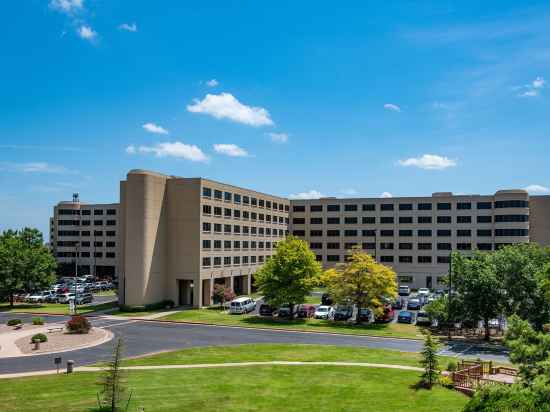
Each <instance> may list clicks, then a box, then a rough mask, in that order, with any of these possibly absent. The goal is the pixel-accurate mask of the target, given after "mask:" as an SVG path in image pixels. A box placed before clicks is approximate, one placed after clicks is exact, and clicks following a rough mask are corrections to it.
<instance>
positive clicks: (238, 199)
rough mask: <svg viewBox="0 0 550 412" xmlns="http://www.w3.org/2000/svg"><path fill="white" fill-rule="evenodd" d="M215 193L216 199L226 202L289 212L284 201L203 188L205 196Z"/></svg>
mask: <svg viewBox="0 0 550 412" xmlns="http://www.w3.org/2000/svg"><path fill="white" fill-rule="evenodd" d="M212 193H214V199H216V200H224V201H226V202H233V203H235V204H241V203H242V204H243V205H251V206H257V207H265V208H266V209H273V210H279V211H281V212H282V211H285V212H288V209H289V207H288V205H283V204H282V203H277V202H272V201H271V200H264V199H257V198H255V197H249V196H241V195H240V194H238V193H231V192H222V191H221V190H212V189H211V188H209V187H203V188H202V195H203V197H207V198H212Z"/></svg>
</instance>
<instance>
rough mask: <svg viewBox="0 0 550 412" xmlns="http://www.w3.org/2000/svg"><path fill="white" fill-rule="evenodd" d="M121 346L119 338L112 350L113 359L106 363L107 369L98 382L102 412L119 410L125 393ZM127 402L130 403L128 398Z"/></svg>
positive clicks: (121, 342)
mask: <svg viewBox="0 0 550 412" xmlns="http://www.w3.org/2000/svg"><path fill="white" fill-rule="evenodd" d="M123 346H124V345H123V341H122V339H121V338H119V339H118V340H117V343H116V345H115V348H114V352H113V358H112V359H111V360H110V361H109V362H108V363H107V369H105V371H104V374H103V376H102V378H101V379H100V381H99V382H98V383H99V385H101V386H102V390H101V397H102V401H101V402H100V409H101V410H102V411H111V412H117V411H120V410H121V408H120V405H121V403H122V396H123V395H124V393H125V392H126V374H125V373H124V371H123V370H122V369H121V368H120V366H121V363H122V355H123ZM130 396H131V394H130ZM128 402H130V399H129V398H128Z"/></svg>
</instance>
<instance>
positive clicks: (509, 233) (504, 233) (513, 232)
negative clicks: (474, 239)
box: [495, 229, 529, 236]
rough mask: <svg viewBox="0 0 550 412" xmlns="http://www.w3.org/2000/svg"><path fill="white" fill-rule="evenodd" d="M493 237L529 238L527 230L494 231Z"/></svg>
mask: <svg viewBox="0 0 550 412" xmlns="http://www.w3.org/2000/svg"><path fill="white" fill-rule="evenodd" d="M495 236H529V230H528V229H495Z"/></svg>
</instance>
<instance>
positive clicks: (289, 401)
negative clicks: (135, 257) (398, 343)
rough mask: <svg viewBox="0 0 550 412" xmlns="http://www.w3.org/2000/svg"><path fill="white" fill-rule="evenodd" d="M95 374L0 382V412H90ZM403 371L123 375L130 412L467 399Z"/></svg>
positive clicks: (453, 403) (454, 406) (283, 369)
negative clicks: (420, 386)
mask: <svg viewBox="0 0 550 412" xmlns="http://www.w3.org/2000/svg"><path fill="white" fill-rule="evenodd" d="M98 377H99V374H98V373H82V372H81V373H74V374H72V375H51V376H43V377H32V378H20V379H11V380H5V381H2V385H0V399H2V411H3V412H22V411H41V412H45V411H52V412H53V411H55V412H57V411H60V410H62V411H64V412H76V411H78V412H81V411H91V410H93V408H94V407H95V406H96V393H97V392H98V391H99V389H100V387H99V386H98V385H97V381H98ZM418 379H419V374H418V373H416V372H410V371H401V370H391V369H376V368H360V367H336V366H261V367H235V368H219V369H218V368H216V369H190V370H174V369H172V370H150V371H131V372H129V373H128V386H129V388H130V390H131V391H132V400H131V402H130V407H129V409H128V410H129V411H137V410H138V408H139V407H143V408H144V410H145V411H147V412H154V411H159V412H160V411H162V412H169V411H174V412H175V411H178V412H179V411H216V412H218V411H239V412H240V411H274V412H275V411H331V412H332V411H377V412H385V411H388V412H396V411H405V410H408V411H416V412H423V411H426V412H435V411H447V412H453V411H460V410H461V409H462V407H463V406H464V405H465V403H466V402H467V400H468V398H467V397H466V396H464V395H462V394H460V393H459V392H456V391H453V390H450V389H444V388H441V387H435V388H434V389H433V390H431V391H428V390H416V389H414V384H415V383H416V382H418Z"/></svg>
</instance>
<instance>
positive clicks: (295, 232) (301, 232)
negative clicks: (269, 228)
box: [292, 230, 306, 237]
mask: <svg viewBox="0 0 550 412" xmlns="http://www.w3.org/2000/svg"><path fill="white" fill-rule="evenodd" d="M292 235H293V236H300V237H304V236H305V235H306V231H305V230H293V231H292Z"/></svg>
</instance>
